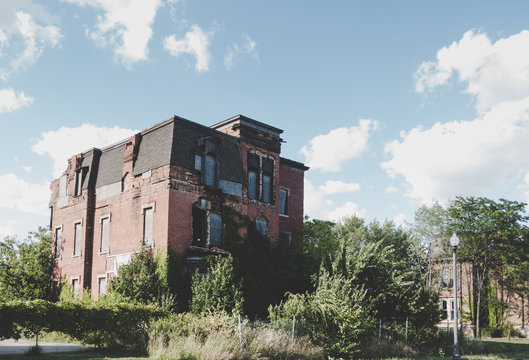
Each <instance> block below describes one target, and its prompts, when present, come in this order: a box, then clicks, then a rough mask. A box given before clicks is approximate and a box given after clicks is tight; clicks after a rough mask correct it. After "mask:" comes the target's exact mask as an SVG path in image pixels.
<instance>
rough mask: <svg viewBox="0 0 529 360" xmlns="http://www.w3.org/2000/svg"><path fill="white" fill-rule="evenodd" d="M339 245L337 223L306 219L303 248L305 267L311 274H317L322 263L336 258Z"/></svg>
mask: <svg viewBox="0 0 529 360" xmlns="http://www.w3.org/2000/svg"><path fill="white" fill-rule="evenodd" d="M339 244H340V240H339V237H338V232H337V230H336V224H335V223H333V222H331V221H325V220H318V219H312V220H309V218H308V217H305V222H304V223H303V239H302V246H303V256H304V261H305V264H306V265H305V266H306V269H307V272H308V273H309V274H315V273H317V272H318V270H319V268H320V265H321V263H322V261H323V260H329V259H330V258H332V257H333V256H334V254H335V252H336V250H337V249H338V248H339ZM309 276H310V275H309Z"/></svg>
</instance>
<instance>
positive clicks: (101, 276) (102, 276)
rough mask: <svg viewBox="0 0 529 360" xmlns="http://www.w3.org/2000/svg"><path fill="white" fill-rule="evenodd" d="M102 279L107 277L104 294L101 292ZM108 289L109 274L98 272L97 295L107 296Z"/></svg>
mask: <svg viewBox="0 0 529 360" xmlns="http://www.w3.org/2000/svg"><path fill="white" fill-rule="evenodd" d="M101 279H105V281H106V284H105V293H104V294H101V283H100V281H101ZM107 289H108V274H107V273H105V274H98V275H97V291H98V293H97V296H105V295H106V294H107Z"/></svg>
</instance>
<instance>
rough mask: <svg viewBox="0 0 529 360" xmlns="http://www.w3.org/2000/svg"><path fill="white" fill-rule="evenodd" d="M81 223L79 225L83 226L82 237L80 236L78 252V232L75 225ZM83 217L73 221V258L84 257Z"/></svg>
mask: <svg viewBox="0 0 529 360" xmlns="http://www.w3.org/2000/svg"><path fill="white" fill-rule="evenodd" d="M77 224H79V226H81V232H80V234H79V236H80V238H79V249H78V250H79V253H78V254H76V253H75V242H76V240H77V234H76V232H75V226H76V225H77ZM82 229H83V219H82V218H81V219H78V220H75V221H74V222H73V253H72V258H78V257H82V256H83V251H82V250H81V247H82V246H81V242H82V237H83V230H82Z"/></svg>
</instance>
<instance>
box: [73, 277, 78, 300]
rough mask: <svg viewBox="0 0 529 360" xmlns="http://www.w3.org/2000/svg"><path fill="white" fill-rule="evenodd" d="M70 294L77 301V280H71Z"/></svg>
mask: <svg viewBox="0 0 529 360" xmlns="http://www.w3.org/2000/svg"><path fill="white" fill-rule="evenodd" d="M72 292H73V298H74V299H78V298H79V278H75V279H72Z"/></svg>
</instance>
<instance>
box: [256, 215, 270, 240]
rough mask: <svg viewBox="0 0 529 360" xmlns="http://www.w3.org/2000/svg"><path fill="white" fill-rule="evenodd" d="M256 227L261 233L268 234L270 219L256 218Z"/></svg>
mask: <svg viewBox="0 0 529 360" xmlns="http://www.w3.org/2000/svg"><path fill="white" fill-rule="evenodd" d="M255 228H256V229H257V232H259V234H261V235H263V236H266V235H267V234H268V221H266V220H258V219H256V220H255Z"/></svg>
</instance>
